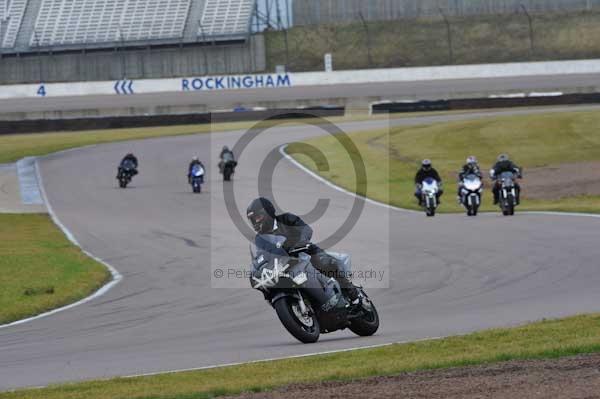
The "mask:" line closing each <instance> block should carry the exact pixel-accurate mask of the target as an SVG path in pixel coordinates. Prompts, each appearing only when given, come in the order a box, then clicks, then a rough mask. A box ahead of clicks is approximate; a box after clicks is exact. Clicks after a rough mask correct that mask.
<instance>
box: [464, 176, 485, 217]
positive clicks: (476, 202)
mask: <svg viewBox="0 0 600 399" xmlns="http://www.w3.org/2000/svg"><path fill="white" fill-rule="evenodd" d="M482 192H483V182H482V181H481V178H480V177H479V176H477V175H476V174H473V173H471V174H468V175H466V176H465V177H464V179H463V180H462V182H461V183H460V202H461V204H462V206H464V207H465V209H466V210H467V215H468V216H477V212H478V211H479V206H480V205H481V193H482Z"/></svg>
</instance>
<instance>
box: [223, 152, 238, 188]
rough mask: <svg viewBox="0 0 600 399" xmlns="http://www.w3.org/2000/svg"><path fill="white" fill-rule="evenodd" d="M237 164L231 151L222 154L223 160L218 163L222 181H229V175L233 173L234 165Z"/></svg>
mask: <svg viewBox="0 0 600 399" xmlns="http://www.w3.org/2000/svg"><path fill="white" fill-rule="evenodd" d="M236 166H237V162H236V161H235V159H233V155H231V153H226V154H224V156H223V160H222V161H221V164H220V165H219V167H220V169H221V173H222V174H223V180H224V181H230V180H231V177H232V176H233V174H234V173H235V167H236Z"/></svg>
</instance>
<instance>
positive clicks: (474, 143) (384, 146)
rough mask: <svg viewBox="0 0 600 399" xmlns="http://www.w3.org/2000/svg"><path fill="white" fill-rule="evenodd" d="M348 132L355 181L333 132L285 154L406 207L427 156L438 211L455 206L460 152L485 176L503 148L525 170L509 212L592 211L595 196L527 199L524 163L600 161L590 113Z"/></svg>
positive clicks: (598, 126) (597, 208)
mask: <svg viewBox="0 0 600 399" xmlns="http://www.w3.org/2000/svg"><path fill="white" fill-rule="evenodd" d="M348 137H349V140H350V141H351V142H352V143H353V144H354V145H355V146H356V148H357V150H358V154H360V156H361V157H362V159H363V161H364V164H365V167H366V172H367V179H366V181H362V182H359V183H360V184H359V185H357V182H356V177H355V174H354V172H353V170H354V169H353V166H352V162H351V161H352V159H357V158H358V154H357V153H348V152H347V151H346V150H345V149H344V148H343V147H342V146H341V145H340V144H339V143H338V142H337V140H336V138H335V137H332V136H326V137H319V138H316V139H312V140H308V141H306V144H310V145H312V146H313V149H312V150H309V151H306V148H308V147H306V146H305V145H304V143H295V144H291V145H290V146H289V147H288V153H291V154H293V155H294V157H295V158H296V159H297V160H298V161H299V162H301V163H302V164H303V165H305V166H307V167H308V168H310V169H311V170H314V171H316V172H318V173H320V174H321V176H323V177H324V178H326V179H328V180H330V181H332V182H334V183H336V184H338V185H340V186H342V187H344V188H346V189H348V190H350V191H353V192H357V191H358V192H360V190H357V187H358V188H359V187H363V188H365V187H366V194H367V196H369V197H370V198H373V199H376V200H379V201H382V202H386V203H389V204H391V205H395V206H399V207H402V208H409V209H419V208H418V206H417V204H416V200H415V198H414V196H413V192H414V181H413V179H414V176H415V173H416V171H417V168H418V167H419V163H420V161H421V159H423V158H430V159H432V161H433V164H434V166H435V168H436V169H437V170H438V171H439V172H440V175H441V176H442V179H443V180H444V183H445V185H444V189H445V193H446V194H445V195H444V197H442V200H443V201H442V204H441V206H440V208H439V211H440V212H463V208H462V207H461V206H460V205H458V204H457V202H456V180H457V173H458V171H459V169H460V168H461V166H462V164H463V163H464V162H465V158H466V157H467V156H468V155H471V154H475V155H476V156H477V157H478V159H479V161H480V164H481V166H482V168H483V171H484V173H485V174H486V175H487V171H488V170H489V169H490V168H491V166H492V165H493V163H494V162H495V159H496V157H497V155H498V154H499V153H508V154H510V156H511V158H512V159H513V160H514V161H515V162H516V163H517V164H519V165H520V166H522V167H523V168H524V171H525V178H524V180H523V182H522V183H521V184H522V186H523V188H524V191H523V197H524V199H523V201H522V204H521V206H519V208H518V209H517V211H523V210H531V211H542V210H544V211H565V212H593V213H598V212H600V196H573V197H568V196H567V197H563V198H560V199H556V200H541V199H536V200H532V199H528V198H527V170H528V168H533V167H546V166H556V165H559V164H561V163H577V162H589V161H600V114H599V113H598V112H588V111H584V112H566V113H554V114H552V113H548V114H537V115H524V116H510V117H506V116H502V117H490V118H484V119H477V120H471V121H460V122H447V123H435V124H431V125H423V126H409V127H406V126H402V127H394V128H391V129H390V130H376V131H367V132H359V133H351V134H349V135H348ZM302 150H304V151H305V153H308V154H310V153H311V151H312V152H317V151H320V152H322V154H323V155H324V157H320V158H318V157H316V158H315V159H317V162H316V163H315V162H314V161H313V160H311V159H310V158H309V157H308V156H306V155H303V154H294V153H295V152H296V151H300V152H301V151H302ZM486 183H487V187H486V191H485V192H484V198H483V206H482V208H481V210H483V211H498V207H497V206H493V205H492V202H491V190H490V189H489V187H490V184H489V181H486Z"/></svg>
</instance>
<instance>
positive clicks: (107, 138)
mask: <svg viewBox="0 0 600 399" xmlns="http://www.w3.org/2000/svg"><path fill="white" fill-rule="evenodd" d="M472 112H476V111H440V112H423V113H410V114H399V115H394V116H393V118H395V119H400V118H409V117H417V116H420V115H446V114H464V113H472ZM386 117H387V116H385V115H373V116H368V115H352V116H343V117H327V118H323V119H325V120H327V121H329V122H332V123H341V122H353V121H362V120H375V119H385V118H386ZM310 121H313V122H315V120H311V119H304V120H300V119H289V120H278V121H272V122H266V125H267V126H268V124H277V125H280V124H282V123H283V124H285V125H288V126H289V125H299V124H303V123H307V122H310ZM316 121H317V122H318V121H319V119H317V120H316ZM257 122H258V121H248V122H231V123H214V124H199V125H180V126H162V127H143V128H125V129H105V130H86V131H78V132H55V133H33V134H6V135H0V163H9V162H15V161H18V160H19V159H21V158H23V157H26V156H41V155H46V154H50V153H53V152H57V151H61V150H67V149H71V148H77V147H82V146H86V145H93V144H104V143H110V142H116V141H129V140H141V139H150V138H158V137H169V136H184V135H191V134H202V133H210V132H224V131H231V130H245V129H249V128H251V127H253V126H254V125H256V123H257Z"/></svg>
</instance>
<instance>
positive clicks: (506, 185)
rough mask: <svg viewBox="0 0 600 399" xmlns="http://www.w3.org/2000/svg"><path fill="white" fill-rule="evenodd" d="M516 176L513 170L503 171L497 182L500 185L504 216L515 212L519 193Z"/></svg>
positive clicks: (500, 203) (500, 198) (501, 207)
mask: <svg viewBox="0 0 600 399" xmlns="http://www.w3.org/2000/svg"><path fill="white" fill-rule="evenodd" d="M515 178H516V176H515V174H514V173H513V172H502V173H501V174H500V176H499V177H498V182H497V183H496V184H499V186H500V187H499V188H500V190H499V192H500V197H499V205H500V209H501V210H502V214H503V215H504V216H512V215H514V214H515V207H516V206H517V195H518V193H517V188H516V185H515Z"/></svg>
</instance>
